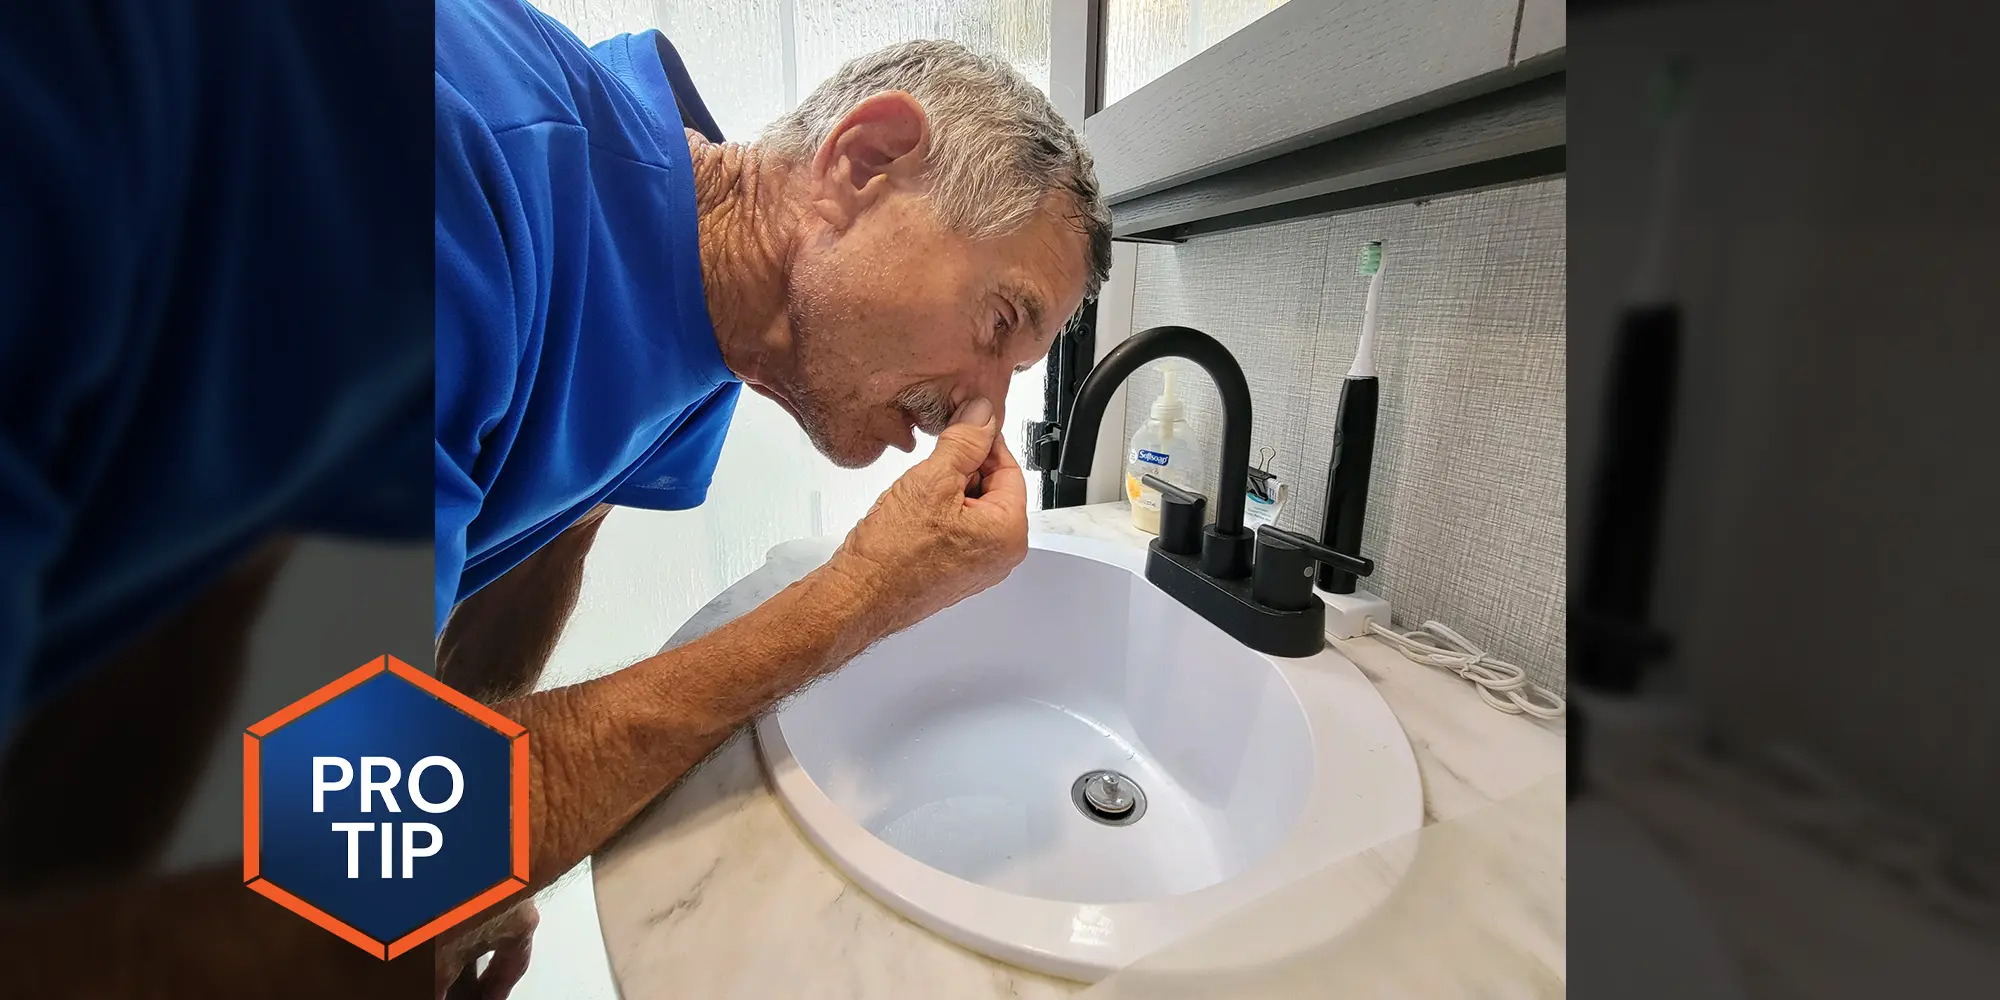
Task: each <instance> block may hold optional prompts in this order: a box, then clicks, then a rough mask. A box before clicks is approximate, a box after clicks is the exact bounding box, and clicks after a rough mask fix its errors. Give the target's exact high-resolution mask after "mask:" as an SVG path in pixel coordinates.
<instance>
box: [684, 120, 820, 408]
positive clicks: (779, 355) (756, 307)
mask: <svg viewBox="0 0 2000 1000" xmlns="http://www.w3.org/2000/svg"><path fill="white" fill-rule="evenodd" d="M688 149H689V152H690V153H691V154H692V156H693V159H694V192H695V210H696V215H697V218H698V219H699V225H700V240H701V280H702V291H703V297H704V298H706V299H707V304H708V316H709V321H710V322H711V323H712V324H713V325H714V327H715V340H716V346H717V347H719V348H721V350H722V360H723V363H724V364H727V365H728V366H729V370H730V371H732V372H735V373H736V375H737V376H738V377H740V378H744V379H749V380H759V379H761V378H762V377H764V375H765V373H767V372H770V371H773V370H781V369H783V368H784V367H785V366H787V365H788V364H789V363H790V359H791V334H790V327H789V323H788V322H787V317H788V311H787V309H786V307H785V298H786V286H787V284H788V282H789V274H788V269H789V266H790V260H791V244H792V234H793V232H794V231H795V229H796V227H797V223H796V220H795V219H792V218H788V217H787V213H786V212H785V197H784V189H785V173H786V172H785V171H784V169H782V168H781V167H778V166H776V165H775V164H772V163H770V162H768V161H767V159H766V158H765V157H764V156H763V154H762V151H761V150H759V149H758V148H757V147H756V146H754V145H746V144H742V143H713V142H709V141H708V140H707V139H705V138H703V137H702V136H701V135H700V133H697V132H693V131H689V132H688Z"/></svg>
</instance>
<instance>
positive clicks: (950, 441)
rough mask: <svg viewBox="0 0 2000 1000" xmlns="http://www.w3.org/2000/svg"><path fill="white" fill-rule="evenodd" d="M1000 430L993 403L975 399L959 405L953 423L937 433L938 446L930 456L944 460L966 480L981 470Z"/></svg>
mask: <svg viewBox="0 0 2000 1000" xmlns="http://www.w3.org/2000/svg"><path fill="white" fill-rule="evenodd" d="M999 429H1000V421H999V420H998V418H997V417H996V416H995V414H994V412H993V404H992V403H991V402H988V401H987V400H986V399H985V398H984V397H981V398H979V399H975V400H972V401H971V402H968V403H966V404H965V405H964V406H961V407H959V408H958V413H957V414H956V415H954V416H953V417H952V420H951V426H950V427H947V428H945V429H944V433H942V434H939V435H938V442H937V448H936V449H935V450H933V451H932V452H931V458H932V460H933V461H943V462H945V463H946V464H948V465H949V466H950V467H951V470H952V471H953V472H954V473H956V474H957V476H958V478H960V479H963V478H965V477H967V476H970V475H971V474H973V473H974V472H977V471H979V466H980V465H981V464H982V463H984V462H985V461H986V456H987V453H988V452H990V451H992V450H993V441H994V439H995V437H996V436H997V434H998V433H999Z"/></svg>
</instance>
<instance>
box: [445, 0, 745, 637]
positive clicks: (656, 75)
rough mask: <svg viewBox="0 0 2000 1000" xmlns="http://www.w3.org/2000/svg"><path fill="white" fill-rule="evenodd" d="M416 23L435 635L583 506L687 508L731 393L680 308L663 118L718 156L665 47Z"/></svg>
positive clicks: (516, 27) (684, 161)
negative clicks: (423, 68)
mask: <svg viewBox="0 0 2000 1000" xmlns="http://www.w3.org/2000/svg"><path fill="white" fill-rule="evenodd" d="M436 14H437V24H436V38H437V58H436V115H437V123H436V134H437V156H436V169H437V202H436V204H437V208H436V226H437V240H436V246H437V250H436V253H437V261H436V289H437V298H436V313H437V321H436V341H437V395H436V410H437V412H436V443H435V444H436V446H435V463H436V471H435V484H436V486H435V489H436V505H435V506H436V532H437V569H436V594H435V597H436V612H437V627H438V629H439V630H440V631H442V629H443V627H444V623H445V619H446V616H447V615H448V614H449V613H450V611H451V609H452V607H453V606H454V605H456V604H457V603H458V602H459V601H461V600H464V599H465V598H466V597H467V596H469V595H471V594H472V593H474V592H476V591H477V590H479V588H481V587H483V586H485V585H486V584H487V583H490V582H492V580H493V579H494V578H496V577H498V576H499V575H500V574H502V573H504V572H506V571H507V570H508V569H509V568H511V567H513V566H514V565H515V564H517V563H519V562H520V561H521V560H522V559H524V558H526V557H527V556H528V555H529V554H531V553H532V552H534V551H535V550H536V549H538V548H540V547H541V546H542V545H544V544H546V543H547V542H548V541H549V540H550V539H552V538H554V537H555V536H556V535H557V534H558V533H560V532H561V531H562V530H563V529H565V528H567V527H569V526H570V525H571V524H573V523H575V522H576V520H577V519H578V518H580V517H581V516H582V515H583V514H584V513H585V512H587V511H589V510H590V509H591V508H592V507H593V506H595V505H597V504H598V503H600V502H608V503H613V504H619V505H623V506H634V507H648V508H654V509H659V510H681V509H685V508H689V507H694V506H696V505H698V504H700V503H701V502H702V500H703V498H704V497H705V496H706V495H707V491H708V484H709V480H710V478H711V477H712V476H713V474H714V471H715V462H716V457H717V455H718V454H719V452H720V450H721V447H722V439H723V435H724V433H725V431H727V429H728V426H729V420H730V416H731V414H732V413H733V411H734V409H735V406H736V396H737V392H738V390H739V389H740V388H741V384H740V383H739V382H738V381H737V380H736V378H735V376H734V375H732V374H731V373H730V371H729V369H728V368H727V367H725V366H724V365H723V361H722V354H721V352H720V350H719V349H718V348H717V347H716V342H715V331H714V329H713V327H711V326H710V324H709V317H708V307H707V302H706V299H705V298H704V296H703V293H702V276H701V258H700V252H699V244H698V240H697V231H696V213H695V192H694V175H693V165H692V162H691V159H690V156H689V152H688V147H687V139H686V135H685V133H684V132H683V125H684V117H685V118H686V119H687V121H686V127H693V128H697V129H698V130H701V131H705V132H708V133H709V134H710V137H711V138H720V137H719V135H716V134H715V132H714V123H713V120H712V119H710V118H709V117H708V115H707V112H706V111H705V110H703V109H702V108H701V104H700V99H699V97H698V96H696V95H695V94H694V91H693V89H692V87H691V86H688V84H687V80H686V73H685V70H684V69H683V68H682V67H681V64H680V60H679V59H678V57H677V56H675V55H674V53H673V50H672V48H671V47H670V46H669V45H668V44H667V43H666V40H665V39H664V38H662V37H661V36H660V34H659V33H658V32H650V31H649V32H645V33H643V34H638V35H621V36H619V37H617V38H613V39H611V40H609V41H606V42H602V43H600V44H598V45H596V46H594V47H589V46H585V45H584V44H583V43H582V42H580V41H578V40H577V38H576V36H574V35H572V34H571V33H570V32H569V31H568V29H566V28H564V27H563V26H562V25H560V24H559V23H557V22H556V21H555V20H553V19H551V18H549V17H548V16H547V15H544V14H542V13H541V12H540V11H537V10H535V9H534V8H532V7H530V6H528V5H527V4H525V3H521V2H519V0H498V2H496V0H438V3H437V11H436ZM677 82H678V84H679V86H678V87H676V83H677Z"/></svg>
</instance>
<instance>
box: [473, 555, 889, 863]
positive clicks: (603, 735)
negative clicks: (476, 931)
mask: <svg viewBox="0 0 2000 1000" xmlns="http://www.w3.org/2000/svg"><path fill="white" fill-rule="evenodd" d="M873 603H874V595H873V594H871V593H870V592H869V590H868V588H867V587H866V586H865V585H864V584H863V583H862V582H861V580H860V578H859V577H857V576H855V575H851V574H848V573H846V572H844V571H843V570H842V569H841V568H840V567H838V566H835V565H832V564H829V565H828V566H826V567H823V568H822V569H820V570H819V571H817V572H814V573H812V574H810V575H808V576H807V577H806V578H805V579H802V580H800V581H798V582H797V583H794V584H793V585H792V586H790V587H788V588H786V589H785V590H784V591H783V592H781V593H779V594H778V595H777V596H775V597H773V598H771V599H770V600H768V601H766V602H764V604H762V605H761V606H759V607H757V608H756V609H754V610H752V611H749V612H747V613H745V614H744V615H743V616H742V617H740V618H737V619H736V620H734V621H731V622H729V623H727V624H724V625H722V626H721V627H719V628H717V629H716V630H715V631H713V632H711V633H709V634H708V635H706V636H703V637H702V638H700V639H697V640H695V641H694V642H691V643H688V644H687V645H684V646H680V647H678V648H675V649H671V650H668V651H666V652H664V653H661V654H659V655H656V656H653V657H650V658H648V659H645V660H641V661H639V662H638V663H635V664H633V665H632V666H630V667H627V668H625V669H623V670H620V671H618V672H616V673H613V674H610V675H607V676H604V677H600V678H597V679H595V680H592V681H586V682H584V683H582V684H576V685H572V686H570V687H565V688H557V689H555V690H552V691H543V692H539V693H536V694H532V695H528V696H526V697H523V698H518V699H515V700H513V701H508V702H503V703H501V704H500V705H498V706H496V709H497V710H498V711H499V712H500V713H501V714H503V715H505V716H507V717H508V718H510V719H513V720H514V721H516V722H519V723H521V724H522V725H524V726H526V727H527V728H528V732H529V741H528V746H529V775H530V801H531V802H532V803H533V805H532V806H531V807H530V809H529V813H530V832H531V833H530V840H529V842H530V845H531V848H530V849H531V861H530V870H531V873H532V875H533V880H532V882H531V888H534V887H539V886H541V885H544V884H546V883H547V882H549V881H550V880H552V879H554V878H555V877H557V876H559V875H561V874H562V873H563V872H566V871H568V870H569V869H570V868H571V867H572V866H574V865H575V864H576V863H577V862H579V861H581V860H582V859H583V858H584V857H585V856H587V855H589V854H590V853H591V852H592V851H594V850H596V849H597V848H598V847H599V846H600V845H602V844H603V843H604V842H605V841H606V840H607V839H609V838H610V837H611V835H612V834H614V833H616V832H617V831H618V830H619V828H620V827H623V826H624V825H625V824H626V823H627V822H629V821H630V820H631V819H632V817H633V816H634V815H636V814H637V813H638V812H639V810H640V809H642V808H644V807H645V805H646V804H647V803H648V802H650V801H652V800H653V798H654V797H655V796H657V795H658V794H659V793H660V792H661V791H662V790H663V789H665V788H667V787H668V786H670V785H672V784H673V783H674V782H676V781H678V780H680V778H681V776H682V775H685V774H686V773H687V772H688V771H689V770H691V769H692V768H693V767H694V766H695V765H696V764H698V763H700V762H701V760H702V759H703V758H704V757H706V756H708V754H709V753H711V752H713V751H714V750H715V748H716V747H718V746H720V745H721V744H722V742H723V741H724V740H726V739H728V737H729V734H730V733H731V732H733V731H735V729H736V728H737V727H738V726H740V725H742V724H743V723H744V722H745V721H746V720H748V719H750V718H752V717H753V716H755V715H756V714H757V713H758V712H760V711H762V710H764V709H765V708H767V707H769V706H770V705H771V704H772V703H773V702H775V701H776V700H778V699H779V698H782V697H784V696H785V695H786V694H788V693H790V692H791V691H793V690H795V689H796V688H798V687H799V685H801V684H804V683H805V682H807V681H809V680H811V679H813V678H814V677H817V676H819V675H820V674H822V673H825V672H826V671H828V670H831V669H833V668H834V667H837V666H839V665H840V664H842V663H845V662H846V661H847V660H849V659H851V658H852V657H854V656H855V655H856V654H858V653H860V652H861V651H862V650H863V649H865V648H867V646H868V644H869V643H871V642H873V641H875V639H877V638H879V636H880V633H881V631H882V629H881V625H880V624H879V623H878V622H876V621H875V620H873V616H872V615H871V613H870V610H869V609H870V607H871V606H872V605H873Z"/></svg>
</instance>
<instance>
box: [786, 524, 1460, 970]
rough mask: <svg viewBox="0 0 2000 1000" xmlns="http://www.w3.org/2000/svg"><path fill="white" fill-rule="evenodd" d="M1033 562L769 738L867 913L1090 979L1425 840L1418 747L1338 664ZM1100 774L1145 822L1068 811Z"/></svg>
mask: <svg viewBox="0 0 2000 1000" xmlns="http://www.w3.org/2000/svg"><path fill="white" fill-rule="evenodd" d="M1032 544H1033V547H1032V548H1031V550H1030V552H1029V554H1028V558H1027V560H1026V561H1025V562H1023V563H1022V565H1021V567H1020V568H1019V569H1017V570H1016V571H1015V572H1014V574H1013V575H1012V576H1010V577H1008V579H1007V580H1006V581H1005V582H1004V583H1002V584H1000V585H999V586H997V587H995V588H993V589H992V590H990V591H987V592H986V593H984V594H981V595H978V596H977V597H974V598H972V599H970V600H967V601H965V602H963V603H962V604H960V605H958V606H957V607H954V608H951V609H949V610H947V611H945V612H943V613H941V614H938V615H936V616H934V617H932V618H930V619H929V620H927V621H925V622H923V623H921V624H919V625H918V626H916V627H915V628H912V629H910V630H909V631H907V632H904V633H902V634H900V635H897V636H895V637H893V638H891V639H889V640H887V641H885V642H883V643H881V644H880V645H878V646H876V647H875V648H874V649H872V650H870V651H869V652H868V653H867V654H866V655H864V656H862V657H860V658H858V659H856V660H855V661H854V662H853V663H851V664H849V665H848V666H847V667H846V668H845V669H843V670H841V671H840V672H838V673H836V674H834V675H833V676H831V677H828V678H827V679H825V680H824V681H822V682H820V683H819V684H817V685H814V686H812V687H810V688H808V689H807V690H806V691H804V692H802V693H801V694H799V695H797V696H796V697H794V698H793V699H792V700H791V701H789V702H788V703H786V704H785V705H783V706H781V707H780V709H779V710H778V711H776V712H774V713H772V714H770V715H767V716H765V717H764V718H763V719H762V720H760V722H759V723H758V726H757V740H758V746H759V749H760V751H761V753H762V756H763V759H764V763H765V766H766V767H767V768H768V769H769V772H770V776H771V779H772V782H773V784H774V786H775V787H776V790H777V795H778V797H779V799H780V800H781V801H782V802H783V803H784V804H785V807H786V809H787V810H788V811H789V812H790V813H791V815H792V817H793V818H794V820H796V821H797V823H798V825H799V827H800V828H801V829H802V830H803V831H804V832H805V834H806V836H807V837H808V838H809V839H811V841H812V842H813V843H814V844H815V845H816V846H817V847H818V848H819V849H820V850H821V851H822V852H824V853H825V854H826V855H827V856H828V857H829V858H830V859H831V860H832V861H833V862H834V864H835V865H837V866H838V867H839V868H840V869H841V870H842V871H843V872H845V873H846V874H847V875H848V877H850V878H852V879H853V880H854V881H855V882H857V883H859V884H860V885H861V886H862V887H863V888H865V889H867V890H868V891H869V892H870V893H871V894H873V895H874V896H876V897H877V898H878V899H880V900H882V901H883V902H884V903H886V904H888V905H889V906H890V907H892V908H893V909H895V910H896V911H897V912H899V913H901V914H903V915H904V916H906V917H908V918H909V919H911V920H913V921H915V922H916V923H918V924H921V925H923V926H925V927H928V928H930V929H931V930H933V931H935V932H937V933H939V934H942V935H944V936H945V937H948V938H950V939H952V940H954V941H957V942H959V943H961V944H963V945H965V946H967V947H969V948H972V949H974V950H976V951H980V952H984V953H985V954H988V955H991V956H993V957H995V958H999V959H1001V960H1003V961H1007V962H1012V963H1014V964H1017V965H1021V966H1024V967H1027V968H1031V969H1035V970H1038V971H1042V972H1049V973H1053V974H1056V975H1061V976H1067V977H1069V978H1073V979H1081V980H1086V981H1091V980H1095V979H1097V978H1100V977H1102V976H1104V975H1106V974H1108V973H1109V972H1112V971H1114V970H1116V969H1119V968H1123V967H1124V966H1126V965H1128V964H1130V963H1131V962H1133V961H1134V960H1136V959H1138V958H1140V957H1141V956H1143V955H1146V954H1148V953H1150V952H1152V951H1154V950H1155V949H1157V948H1159V947H1160V946H1162V945H1164V944H1167V943H1169V942H1171V941H1173V940H1174V939H1176V938H1179V937H1181V936H1183V935H1185V934H1187V933H1189V932H1191V931H1194V930H1196V929H1198V928H1200V927H1202V926H1204V925H1206V924H1207V923H1209V922H1210V921H1212V920H1214V919H1215V918H1216V917H1219V916H1220V915H1222V914H1223V913H1226V912H1228V911H1229V910H1231V909H1233V908H1234V907H1235V906H1238V905H1241V904H1242V903H1245V902H1248V901H1250V900H1252V899H1255V898H1257V897H1258V896H1260V895H1263V894H1264V893H1266V892H1269V891H1271V890H1272V889H1274V888H1276V887H1278V886H1280V885H1283V884H1285V883H1287V882H1290V881H1292V880H1293V879H1296V878H1298V877H1300V876H1303V875H1305V874H1307V873H1309V872H1312V871H1314V870H1317V869H1318V868H1320V867H1323V866H1324V865H1326V864H1328V863H1330V862H1332V861H1334V860H1337V859H1339V858H1342V857H1346V856H1348V855H1351V854H1353V853H1355V852H1357V851H1360V850H1363V849H1365V848H1367V847H1369V846H1372V845H1374V844H1376V843H1379V842H1381V841H1383V840H1386V839H1388V838H1390V837H1394V836H1396V835H1398V834H1402V833H1406V832H1408V831H1410V830H1414V829H1416V828H1417V826H1418V825H1419V824H1420V823H1421V821H1422V810H1423V802H1422V790H1421V787H1420V784H1419V781H1418V778H1417V770H1416V762H1415V759H1414V758H1413V756H1412V755H1411V752H1410V746H1409V742H1408V741H1407V740H1406V739H1405V738H1404V736H1403V731H1402V728H1401V727H1400V726H1399V725H1398V724H1397V722H1396V719H1395V717H1394V716H1393V715H1391V714H1390V712H1389V709H1388V706H1387V705H1385V704H1384V703H1383V702H1382V699H1381V697H1380V696H1379V695H1377V694H1376V693H1375V690H1374V688H1373V686H1371V685H1370V684H1369V683H1368V682H1367V680H1366V678H1364V677H1363V676H1362V675H1361V672H1360V671H1359V670H1357V669H1356V668H1355V667H1354V665H1353V664H1351V663H1349V662H1348V661H1347V660H1346V659H1345V658H1343V657H1341V656H1340V655H1339V654H1338V653H1335V652H1333V651H1331V650H1327V651H1323V652H1321V653H1320V654H1318V655H1316V656H1312V657H1308V658H1304V659H1283V658H1275V657H1269V656H1265V655H1263V654H1261V653H1257V652H1254V651H1252V650H1250V649H1249V648H1247V647H1245V646H1243V645H1241V644H1240V643H1237V642H1236V641H1234V640H1232V639H1230V638H1229V637H1228V636H1226V635H1224V634H1223V633H1222V632H1221V630H1219V629H1217V628H1215V627H1214V626H1212V625H1210V624H1209V623H1208V622H1206V621H1204V620H1202V619H1201V618H1200V617H1199V616H1197V615H1195V614H1194V613H1193V612H1191V611H1189V610H1188V609H1186V608H1185V607H1183V606H1182V605H1181V604H1179V603H1178V602H1176V601H1174V600H1173V599H1172V598H1170V597H1168V596H1166V595H1165V594H1164V593H1162V592H1160V591H1159V590H1158V589H1157V588H1155V587H1154V586H1153V585H1152V584H1150V583H1147V582H1146V581H1145V579H1144V578H1143V576H1142V575H1141V574H1142V572H1143V568H1144V563H1145V553H1144V552H1142V551H1138V550H1136V549H1134V548H1132V547H1129V546H1121V545H1117V544H1114V543H1110V542H1100V541H1094V540H1087V539H1079V538H1072V537H1068V536H1060V535H1037V536H1036V537H1035V538H1034V539H1033V543H1032ZM1100 769H1104V770H1111V771H1116V772H1118V773H1119V774H1121V775H1123V776H1124V777H1125V778H1127V779H1129V781H1130V783H1136V784H1137V785H1138V786H1139V788H1140V790H1141V793H1142V794H1143V796H1144V798H1145V806H1144V812H1143V814H1142V815H1139V818H1138V819H1137V820H1136V821H1132V822H1130V823H1129V824H1128V825H1109V824H1107V823H1105V822H1103V821H1101V820H1100V819H1098V818H1093V817H1091V816H1089V815H1086V812H1085V810H1084V809H1082V808H1079V806H1078V804H1077V802H1076V801H1075V796H1074V795H1073V794H1072V789H1073V786H1074V785H1075V783H1076V782H1077V780H1078V779H1079V778H1080V777H1081V776H1083V775H1084V774H1086V773H1088V772H1092V771H1096V770H1100ZM1127 787H1129V785H1128V786H1127ZM1134 812H1136V810H1135V811H1134ZM1134 812H1128V813H1126V814H1125V815H1126V816H1130V815H1133V814H1134Z"/></svg>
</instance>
